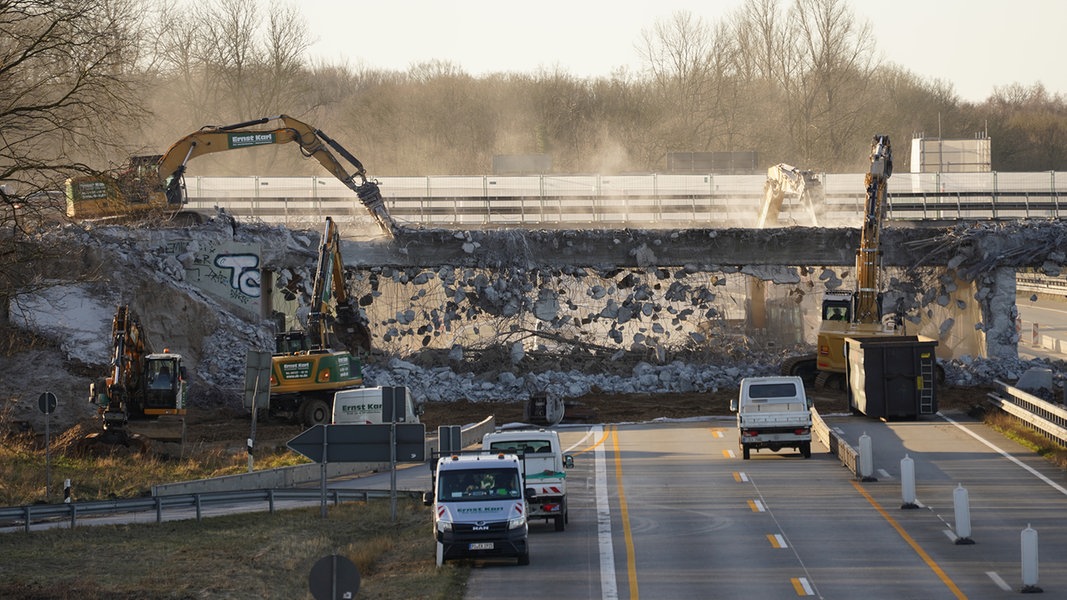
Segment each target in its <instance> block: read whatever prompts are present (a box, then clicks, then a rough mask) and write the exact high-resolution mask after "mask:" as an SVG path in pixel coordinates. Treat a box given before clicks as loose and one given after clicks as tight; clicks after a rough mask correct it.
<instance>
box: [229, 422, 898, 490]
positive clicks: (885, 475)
mask: <svg viewBox="0 0 1067 600" xmlns="http://www.w3.org/2000/svg"><path fill="white" fill-rule="evenodd" d="M249 412H251V409H249ZM878 474H879V475H881V476H882V479H892V478H893V476H892V475H890V474H889V471H886V470H885V469H878Z"/></svg>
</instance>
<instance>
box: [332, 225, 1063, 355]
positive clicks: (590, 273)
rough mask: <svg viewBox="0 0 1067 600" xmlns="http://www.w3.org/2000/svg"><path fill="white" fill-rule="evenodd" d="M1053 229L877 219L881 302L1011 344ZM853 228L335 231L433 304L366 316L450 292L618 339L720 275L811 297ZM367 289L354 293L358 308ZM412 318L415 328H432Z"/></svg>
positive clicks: (1048, 256)
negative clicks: (880, 222)
mask: <svg viewBox="0 0 1067 600" xmlns="http://www.w3.org/2000/svg"><path fill="white" fill-rule="evenodd" d="M1065 234H1067V227H1065V226H1064V225H1063V224H1062V223H1061V222H1059V221H1047V220H1041V221H1012V222H998V223H967V224H960V225H957V226H955V227H951V228H924V227H887V228H885V229H884V230H883V233H882V246H881V247H882V265H883V267H884V276H883V278H882V287H883V289H884V290H885V292H886V299H885V303H886V305H887V306H892V307H896V308H897V309H899V310H901V311H902V312H903V313H904V314H907V315H908V319H909V320H910V321H911V322H912V323H913V324H914V327H918V328H920V329H922V330H923V331H922V333H923V334H924V335H930V336H931V337H934V338H935V339H939V340H940V341H941V343H942V346H944V352H946V353H952V354H960V353H964V354H973V355H979V356H987V357H1001V356H1003V357H1008V356H1010V357H1014V356H1017V350H1016V343H1017V341H1018V333H1017V331H1016V327H1015V319H1016V316H1017V312H1016V310H1015V298H1016V288H1015V275H1016V272H1017V271H1021V270H1029V269H1034V270H1036V271H1038V272H1041V273H1045V274H1049V275H1058V274H1059V272H1060V269H1061V268H1062V265H1063V263H1064V261H1065V255H1064V252H1065V250H1067V238H1065ZM858 240H859V232H858V231H857V230H855V229H849V228H833V229H829V228H827V229H822V228H808V227H792V228H775V229H767V230H754V229H721V230H716V229H684V230H666V229H654V230H632V229H627V230H610V229H588V230H526V229H506V230H465V231H458V230H444V229H432V230H429V229H426V230H424V229H408V230H406V231H404V233H403V234H402V235H401V236H399V237H398V238H397V239H395V240H384V239H382V240H373V241H361V242H351V241H349V242H345V243H344V245H343V256H344V259H345V263H346V266H347V267H348V268H350V269H352V270H354V271H356V272H364V273H371V274H373V276H372V279H373V280H374V281H375V283H374V285H375V286H380V285H381V282H382V281H385V280H388V281H392V282H393V283H394V284H397V285H402V286H408V287H410V288H411V289H407V288H405V291H404V292H402V293H398V294H396V297H404V298H411V299H413V300H414V299H416V298H419V299H425V300H427V301H429V303H430V304H431V305H433V308H431V309H429V310H422V311H420V310H418V309H416V310H415V312H414V313H412V312H407V310H411V309H407V310H398V311H396V312H395V313H394V309H395V308H396V307H394V306H390V308H389V309H388V310H387V311H386V313H385V315H384V316H381V317H380V320H379V322H377V323H375V319H374V317H372V326H373V325H375V324H377V325H381V326H385V328H386V329H387V330H388V329H390V328H392V329H393V330H394V331H396V332H397V333H398V334H399V333H400V332H402V331H405V327H404V326H406V325H409V324H410V323H416V322H422V323H424V322H430V323H433V322H435V321H436V322H437V323H438V325H440V326H447V325H449V324H450V323H449V319H448V317H447V315H449V314H452V315H453V316H455V314H456V313H457V311H458V312H460V313H461V312H462V308H461V306H460V305H461V302H456V300H462V301H463V302H468V303H471V304H472V305H476V306H478V308H479V309H480V310H483V311H485V312H486V313H488V314H494V315H498V316H499V315H504V316H517V315H519V314H520V313H523V312H528V313H530V314H532V315H533V317H534V318H535V319H536V320H537V321H539V322H540V324H539V325H538V327H546V328H555V329H559V328H567V327H570V326H571V325H572V324H577V323H582V324H586V325H587V324H588V323H590V322H591V321H596V320H598V319H603V318H608V320H609V321H610V322H611V323H612V324H611V325H609V328H611V330H612V331H613V332H614V331H616V330H617V327H616V326H618V325H627V326H629V327H630V328H631V330H630V331H619V332H618V333H612V334H611V335H612V336H613V337H614V338H617V340H618V341H622V340H623V339H626V340H627V341H628V339H629V338H633V339H636V340H639V341H641V342H642V343H646V342H648V341H650V338H653V337H655V336H654V332H656V331H658V329H657V328H656V327H655V325H654V323H648V322H646V323H644V324H643V325H642V324H641V323H640V321H641V317H656V316H658V315H660V312H659V307H662V306H666V305H670V304H671V303H674V304H676V305H677V306H676V307H675V308H674V309H673V310H668V311H667V312H670V313H672V314H674V315H675V317H676V316H677V314H678V311H685V310H686V307H689V308H690V309H693V308H694V307H695V308H696V310H690V314H693V319H694V320H715V318H723V317H725V316H726V315H727V314H728V313H729V312H730V311H729V309H726V310H724V309H723V308H722V305H721V304H720V305H719V307H718V308H716V306H715V302H716V300H719V301H722V300H724V298H720V296H725V295H728V294H727V292H729V291H730V290H729V289H727V284H728V283H729V278H731V277H735V278H736V277H741V276H743V277H750V278H755V279H759V280H763V281H766V282H769V283H771V284H773V285H774V286H775V287H776V288H779V290H780V293H779V294H777V295H774V294H772V295H771V296H769V297H768V302H770V303H777V304H778V305H779V307H780V308H782V307H789V305H790V304H793V305H794V306H796V307H798V308H799V307H802V306H803V305H804V302H802V301H801V299H800V298H805V299H814V298H817V296H818V295H819V294H818V292H821V291H822V290H823V289H851V288H850V287H849V286H850V282H849V280H848V279H849V277H850V274H851V272H852V271H853V268H854V266H855V259H856V248H857V246H858ZM430 283H432V284H433V285H435V286H437V285H442V284H443V285H444V288H445V295H444V297H443V298H440V297H438V298H437V300H432V298H433V297H434V296H433V295H430V296H427V295H426V294H425V293H422V294H420V292H419V291H418V289H417V288H419V287H420V286H422V285H426V284H430ZM852 285H854V284H852ZM576 287H577V288H579V289H575V288H576ZM741 294H742V295H743V290H742V291H741ZM608 295H610V296H612V298H608V299H607V300H606V301H605V300H604V297H605V296H608ZM736 296H737V290H734V294H733V297H732V298H731V299H730V300H729V301H728V304H732V305H734V306H741V307H742V309H741V311H742V312H747V311H746V309H745V308H744V303H745V302H746V299H744V298H741V299H738V298H737V297H736ZM373 303H374V299H372V298H370V297H368V298H367V301H366V303H365V305H366V306H367V307H368V313H369V314H374V313H375V311H374V310H371V309H370V307H371V305H372V304H373ZM450 303H451V304H450ZM613 304H614V305H613ZM446 306H450V308H446ZM789 308H790V310H786V311H785V312H783V311H782V310H777V311H773V310H772V311H771V314H772V315H774V314H777V315H779V316H780V317H781V318H782V319H784V322H778V323H776V322H774V319H773V318H772V319H771V322H770V323H768V326H767V327H768V328H769V329H777V330H780V331H787V332H795V331H800V330H802V329H803V328H804V326H803V325H801V324H800V323H798V319H799V320H800V321H801V322H803V321H805V320H806V321H807V322H808V323H809V324H808V328H809V329H812V328H813V327H814V325H813V324H812V323H811V317H810V316H807V317H805V316H800V315H799V314H792V315H789V314H785V313H788V312H792V310H791V307H789ZM810 308H811V307H810V306H808V307H807V308H806V309H805V310H808V311H809V312H810ZM435 311H436V313H435ZM420 312H421V313H422V314H419V313H420ZM815 312H816V313H817V312H818V311H817V310H815ZM435 314H436V316H435ZM405 315H406V316H405ZM620 315H621V318H620ZM398 316H399V318H397V317H398ZM740 318H741V319H742V320H743V319H744V318H745V317H744V316H742V317H740ZM575 319H577V320H575ZM670 320H671V322H676V320H677V319H676V318H674V319H670ZM735 320H736V319H735ZM620 321H621V323H620ZM398 325H400V327H398ZM422 327H423V329H422V331H421V333H422V334H424V336H425V337H424V341H425V339H427V338H428V337H429V336H430V335H431V334H433V333H434V331H435V328H434V327H433V326H431V327H429V328H426V327H425V325H424V326H422ZM634 328H636V329H634ZM698 329H699V327H698ZM642 331H644V333H639V332H642ZM416 333H417V332H416ZM954 336H955V338H957V339H955V340H953V339H952V338H953V337H954ZM975 336H977V339H974V338H975ZM786 341H787V342H788V341H796V342H801V341H803V340H800V339H797V340H789V339H787V340H786ZM808 341H810V340H808ZM976 344H977V346H978V347H975V345H976Z"/></svg>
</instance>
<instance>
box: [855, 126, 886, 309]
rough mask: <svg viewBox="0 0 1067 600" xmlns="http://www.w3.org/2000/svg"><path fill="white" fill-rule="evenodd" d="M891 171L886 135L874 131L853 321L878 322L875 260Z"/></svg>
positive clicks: (876, 268)
mask: <svg viewBox="0 0 1067 600" xmlns="http://www.w3.org/2000/svg"><path fill="white" fill-rule="evenodd" d="M892 175H893V151H892V148H891V146H890V144H889V136H887V135H876V136H874V141H873V142H872V143H871V168H870V171H868V172H867V174H866V176H864V182H863V184H864V187H865V188H866V199H865V201H864V215H863V229H862V230H861V231H860V245H859V249H858V250H857V251H856V284H857V290H856V319H855V320H856V322H858V323H880V322H881V319H882V315H881V311H880V310H879V306H878V304H879V303H878V294H879V292H880V277H879V271H880V269H879V265H878V263H879V260H880V256H881V249H880V247H879V245H880V243H881V234H882V221H883V218H884V216H885V204H886V202H885V197H886V188H887V183H888V181H889V177H890V176H892Z"/></svg>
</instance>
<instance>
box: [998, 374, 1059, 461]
mask: <svg viewBox="0 0 1067 600" xmlns="http://www.w3.org/2000/svg"><path fill="white" fill-rule="evenodd" d="M995 384H996V386H997V387H998V388H1000V391H999V392H989V393H988V394H986V401H987V402H989V403H990V404H992V405H993V406H996V407H997V408H999V409H1001V410H1003V411H1004V412H1006V413H1008V414H1010V415H1012V416H1013V417H1015V418H1017V419H1018V420H1019V421H1021V422H1022V423H1023V424H1024V425H1026V426H1027V427H1029V428H1030V429H1033V430H1034V431H1037V432H1039V433H1041V434H1042V435H1044V436H1045V438H1046V439H1049V440H1051V441H1054V442H1056V443H1057V444H1059V445H1061V446H1067V408H1065V407H1064V406H1063V405H1061V404H1054V403H1052V402H1048V401H1046V400H1042V399H1041V398H1038V397H1037V396H1035V395H1033V394H1031V393H1029V392H1025V391H1023V390H1020V389H1019V388H1016V387H1012V386H1010V385H1008V384H1006V383H1004V382H1003V381H999V380H998V381H996V382H995Z"/></svg>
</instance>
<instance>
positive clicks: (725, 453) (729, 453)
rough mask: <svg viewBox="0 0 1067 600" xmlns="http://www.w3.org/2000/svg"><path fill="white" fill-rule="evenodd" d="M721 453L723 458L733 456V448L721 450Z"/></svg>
mask: <svg viewBox="0 0 1067 600" xmlns="http://www.w3.org/2000/svg"><path fill="white" fill-rule="evenodd" d="M722 455H723V456H724V457H725V458H734V451H733V450H723V451H722Z"/></svg>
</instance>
